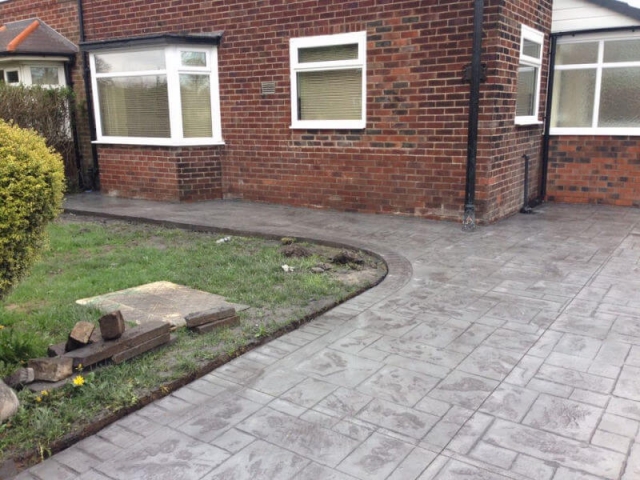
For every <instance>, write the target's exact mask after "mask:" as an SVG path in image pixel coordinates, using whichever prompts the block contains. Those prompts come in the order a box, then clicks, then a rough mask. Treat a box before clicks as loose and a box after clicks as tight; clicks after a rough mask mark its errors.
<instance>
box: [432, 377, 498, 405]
mask: <svg viewBox="0 0 640 480" xmlns="http://www.w3.org/2000/svg"><path fill="white" fill-rule="evenodd" d="M499 384H500V382H498V381H497V380H490V379H488V378H483V377H480V376H478V375H472V374H469V373H466V372H462V371H457V370H456V371H454V372H453V373H451V375H449V376H448V377H447V378H445V379H444V380H442V382H440V384H439V385H438V386H437V387H436V388H434V389H433V390H432V391H431V392H430V393H429V396H430V397H432V398H435V399H438V400H443V401H445V402H448V403H453V404H455V405H460V406H461V407H464V408H470V409H472V410H475V409H476V408H478V407H479V406H480V405H481V404H482V402H484V400H485V399H486V398H487V397H488V396H489V395H491V393H492V392H493V391H494V390H495V388H496V387H497V386H498V385H499Z"/></svg>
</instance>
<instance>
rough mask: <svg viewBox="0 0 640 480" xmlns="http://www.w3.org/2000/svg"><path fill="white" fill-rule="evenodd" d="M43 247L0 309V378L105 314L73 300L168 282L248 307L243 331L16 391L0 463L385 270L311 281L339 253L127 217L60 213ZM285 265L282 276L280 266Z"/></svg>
mask: <svg viewBox="0 0 640 480" xmlns="http://www.w3.org/2000/svg"><path fill="white" fill-rule="evenodd" d="M49 233H50V248H49V249H48V250H47V251H46V252H45V253H44V254H43V256H42V259H41V261H40V262H39V263H38V264H37V265H36V266H35V267H34V269H33V270H32V272H31V274H30V275H29V276H28V277H27V278H26V279H24V280H23V281H22V282H21V283H20V284H19V285H18V286H17V287H16V288H15V290H14V291H13V292H12V293H11V295H9V296H8V297H7V298H5V299H4V300H3V301H2V302H1V303H0V325H1V326H3V327H4V328H3V329H1V330H0V375H6V374H8V373H10V372H11V371H13V370H14V369H15V368H16V367H17V366H19V365H20V364H21V362H24V361H26V360H27V359H28V358H33V357H37V356H46V348H47V346H48V345H49V344H52V343H59V342H62V341H64V340H66V337H67V335H68V333H69V331H70V330H71V328H72V327H73V325H74V324H75V323H76V322H77V321H79V320H89V321H94V322H95V321H96V320H97V319H98V318H99V316H100V313H99V312H98V311H96V310H94V309H91V308H87V307H81V306H78V305H76V304H75V301H76V300H77V299H79V298H85V297H91V296H95V295H101V294H104V293H108V292H111V291H115V290H121V289H124V288H129V287H134V286H138V285H141V284H145V283H150V282H155V281H160V280H166V281H170V282H174V283H177V284H182V285H186V286H189V287H192V288H196V289H200V290H205V291H209V292H212V293H216V294H219V295H223V296H225V297H226V298H227V299H228V300H229V301H231V302H235V303H243V304H246V305H249V306H250V307H251V308H250V309H249V310H248V311H247V312H245V313H243V315H242V323H241V326H240V327H236V328H234V329H231V330H230V329H223V330H219V331H216V332H212V333H210V334H207V335H195V334H192V333H191V332H188V331H186V330H179V331H178V332H177V341H176V342H175V343H173V344H172V345H170V346H168V347H165V348H162V349H159V350H156V351H153V352H150V353H148V354H146V355H142V356H139V357H137V358H135V359H133V360H131V361H129V362H126V363H124V364H121V365H110V366H107V367H104V368H100V369H96V370H95V371H93V372H81V374H82V375H83V376H85V377H86V379H87V383H86V384H85V385H83V386H82V387H73V386H71V385H67V386H66V387H64V388H63V389H61V390H59V391H56V392H55V393H54V392H51V393H50V394H49V395H45V396H43V395H40V394H37V393H32V392H30V391H28V390H27V389H24V390H22V391H21V392H19V397H20V399H21V402H22V405H21V409H20V411H19V413H18V414H17V415H16V416H15V417H13V418H12V419H11V420H10V422H9V423H5V424H3V425H1V426H0V463H2V460H3V459H6V458H8V457H12V456H13V457H15V456H23V455H25V454H31V455H36V456H38V455H43V456H46V454H47V452H49V451H50V450H51V448H52V445H55V441H56V440H58V439H60V438H61V437H63V436H64V435H67V434H69V433H71V432H78V431H81V430H82V429H84V428H86V427H87V425H89V424H91V422H94V421H96V420H97V419H100V418H101V417H104V416H105V415H108V414H111V413H114V412H117V411H118V410H120V409H122V408H126V407H131V406H132V405H135V404H136V403H137V402H138V399H139V398H140V397H142V396H144V395H146V394H148V393H149V392H152V391H155V390H157V389H158V388H160V387H161V386H162V385H165V384H167V383H169V382H171V381H174V380H176V379H179V378H182V377H184V376H186V375H189V374H192V373H193V372H196V371H198V370H199V369H201V368H202V367H203V366H204V365H206V364H207V363H209V362H213V361H216V360H218V359H219V358H221V357H224V356H233V355H235V352H237V351H238V350H239V349H241V348H243V347H244V346H246V345H249V344H251V343H252V342H255V341H256V340H259V339H262V338H265V337H269V336H270V335H272V334H273V333H274V332H276V331H277V330H278V329H281V328H283V327H284V326H286V325H287V324H289V323H291V322H293V321H295V320H297V319H300V318H301V317H303V316H305V315H308V314H311V313H313V310H314V309H315V308H318V306H323V305H328V304H330V303H333V302H337V301H340V300H341V299H344V298H346V297H347V296H349V295H351V294H352V293H353V292H354V291H356V290H361V289H363V288H364V287H366V286H367V285H368V284H371V283H372V282H374V281H376V279H378V278H380V276H382V275H384V267H383V266H382V265H381V263H380V262H379V261H378V260H375V259H368V260H367V263H368V265H369V267H370V269H373V270H374V273H376V275H373V276H369V277H367V278H365V279H364V280H362V281H361V282H360V283H355V284H353V283H349V284H346V283H344V282H343V281H341V274H342V273H349V272H348V269H349V268H348V267H342V268H343V269H344V270H345V271H343V272H341V271H340V269H339V268H336V269H335V271H333V272H332V273H331V274H313V273H311V272H310V269H311V267H313V266H315V265H316V264H318V263H320V262H327V258H328V257H329V256H331V255H333V254H335V253H337V252H338V250H335V249H330V248H328V247H321V246H308V247H309V248H310V249H311V250H312V251H313V252H314V255H313V256H311V257H308V258H285V257H284V256H283V255H282V254H281V252H280V247H281V245H280V244H279V242H276V241H273V240H265V239H260V238H244V237H232V240H231V241H229V242H226V243H220V244H218V243H216V240H217V239H219V238H221V236H220V235H213V234H204V233H195V232H190V231H184V230H178V229H166V228H161V227H157V226H149V225H135V224H129V223H124V222H106V221H95V220H94V221H88V220H83V219H81V218H75V217H65V218H63V219H62V220H61V221H59V222H56V223H55V224H53V225H51V227H50V232H49ZM285 263H286V264H288V265H291V266H293V267H294V268H295V271H294V272H293V273H284V272H283V270H282V268H281V265H283V264H285Z"/></svg>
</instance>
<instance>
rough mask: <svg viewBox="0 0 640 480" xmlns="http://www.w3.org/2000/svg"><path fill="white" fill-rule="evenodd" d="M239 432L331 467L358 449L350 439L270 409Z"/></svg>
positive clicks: (356, 443)
mask: <svg viewBox="0 0 640 480" xmlns="http://www.w3.org/2000/svg"><path fill="white" fill-rule="evenodd" d="M238 429H239V430H242V431H244V432H246V433H249V434H251V435H253V436H255V437H258V438H261V439H263V440H266V441H269V442H270V443H273V444H275V445H278V446H281V447H286V448H287V449H288V450H291V451H293V452H295V453H298V454H300V455H302V456H304V457H306V458H308V459H311V460H314V461H316V462H318V463H321V464H323V465H327V466H330V467H335V466H336V465H337V464H338V463H340V462H341V461H342V460H343V459H344V458H345V457H346V456H347V455H349V454H350V453H351V452H352V451H353V450H354V449H355V448H356V446H357V445H358V442H357V441H355V440H354V439H352V438H350V437H347V436H345V435H342V434H340V433H337V432H334V431H332V430H329V429H327V428H323V427H320V426H318V425H315V424H312V423H309V422H306V421H304V420H301V419H298V418H295V417H291V416H289V415H286V414H284V413H281V412H277V411H275V410H272V409H270V408H265V409H263V410H260V411H259V412H258V413H256V414H254V415H252V416H251V417H249V418H248V419H246V420H245V421H243V422H242V423H240V424H238Z"/></svg>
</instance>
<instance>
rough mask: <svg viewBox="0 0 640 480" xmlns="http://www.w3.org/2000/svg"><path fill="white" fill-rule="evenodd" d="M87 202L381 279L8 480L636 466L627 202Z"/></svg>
mask: <svg viewBox="0 0 640 480" xmlns="http://www.w3.org/2000/svg"><path fill="white" fill-rule="evenodd" d="M66 206H67V209H68V211H71V212H77V213H83V214H96V215H109V216H114V217H117V218H124V219H131V220H136V219H144V220H145V221H153V222H159V223H167V224H172V225H189V226H195V227H197V228H202V229H212V230H219V231H230V232H238V233H240V232H242V233H254V234H261V235H269V236H296V237H301V238H308V239H315V240H320V241H323V242H331V243H338V244H346V245H351V246H354V247H357V248H362V249H366V250H369V251H372V252H374V253H377V254H378V255H380V256H381V257H382V258H383V259H384V260H385V261H386V262H387V264H388V267H389V275H388V276H387V278H386V279H385V280H384V281H383V282H382V283H381V284H379V285H378V286H377V287H374V288H373V289H371V290H369V291H367V292H365V293H364V294H362V295H360V296H358V297H356V298H353V299H351V300H349V301H347V302H345V303H344V304H342V305H340V306H338V307H336V308H335V309H333V310H331V311H329V312H327V313H326V314H324V315H322V316H320V317H318V318H317V319H316V320H314V321H312V322H311V323H309V324H307V325H305V326H303V327H301V328H300V329H298V330H296V331H294V332H291V333H289V334H286V335H284V336H282V337H280V338H278V339H276V340H274V341H272V342H270V343H268V344H266V345H263V346H261V347H259V348H257V349H255V350H253V351H251V352H248V353H247V354H245V355H242V356H241V357H238V358H237V359H235V360H233V361H232V362H230V363H228V364H226V365H224V366H223V367H221V368H219V369H217V370H215V371H214V372H212V373H211V374H209V375H207V376H205V377H203V378H202V379H200V380H197V381H195V382H193V383H191V384H190V385H188V386H186V387H184V388H182V389H180V390H177V391H176V392H174V393H173V394H171V395H169V396H168V397H165V398H163V399H162V400H159V401H157V402H154V403H152V404H150V405H148V406H146V407H144V408H143V409H142V410H140V411H138V412H136V413H134V414H132V415H130V416H128V417H125V418H123V419H121V420H119V421H118V422H116V423H115V424H113V425H111V426H109V427H108V428H106V429H104V430H102V431H101V432H99V433H98V434H96V435H94V436H92V437H89V438H87V439H85V440H83V441H81V442H79V443H78V444H76V445H74V446H73V447H71V448H69V449H67V450H65V451H63V452H61V453H59V454H57V455H54V456H53V457H52V458H51V459H49V460H47V461H45V462H44V463H42V464H40V465H36V466H34V467H32V468H31V469H30V470H28V471H26V472H23V473H22V474H21V475H20V476H19V477H18V478H22V479H34V478H36V479H46V480H49V479H67V478H70V479H71V478H80V479H84V480H88V479H102V480H105V479H114V480H115V479H117V480H125V479H126V480H129V479H171V480H174V479H175V480H179V479H194V480H195V479H198V480H200V479H202V480H211V479H230V480H231V479H232V480H242V479H252V480H257V479H269V480H277V479H302V480H307V479H308V480H311V479H314V480H315V479H333V480H348V479H361V480H370V479H374V480H375V479H381V480H382V479H387V480H415V479H420V480H459V479H460V480H490V479H491V480H492V479H497V480H503V479H522V480H524V479H531V480H597V479H609V480H620V479H622V480H632V479H638V478H640V210H636V209H624V208H608V207H592V206H566V205H544V206H542V207H541V208H540V209H538V210H537V213H536V214H535V215H527V216H524V215H523V216H520V215H518V216H514V217H512V218H509V219H507V220H504V221H502V222H499V223H497V224H495V225H492V226H488V227H481V228H479V229H478V231H476V232H475V233H472V234H468V233H463V232H462V231H461V229H460V226H459V225H456V224H451V223H443V222H431V221H426V220H421V219H414V218H404V217H394V216H382V215H380V216H377V215H359V214H351V213H340V212H331V211H316V210H309V209H298V208H291V207H281V206H274V205H263V204H253V203H246V202H229V201H216V202H204V203H195V204H169V203H156V202H147V201H135V200H124V199H116V198H110V197H103V196H100V195H98V194H82V195H77V196H71V197H69V198H68V199H67V204H66Z"/></svg>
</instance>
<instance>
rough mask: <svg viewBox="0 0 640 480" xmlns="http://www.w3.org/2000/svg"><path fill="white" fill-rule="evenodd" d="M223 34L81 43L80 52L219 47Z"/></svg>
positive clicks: (171, 34) (164, 35) (167, 35)
mask: <svg viewBox="0 0 640 480" xmlns="http://www.w3.org/2000/svg"><path fill="white" fill-rule="evenodd" d="M222 34H223V32H212V33H209V34H201V35H188V34H180V33H164V34H161V35H149V36H145V37H130V38H122V39H118V40H100V41H94V42H81V43H80V50H81V51H86V52H93V51H98V50H109V49H114V48H126V47H148V46H156V45H175V44H179V43H182V44H187V45H219V44H220V40H221V39H222Z"/></svg>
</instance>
